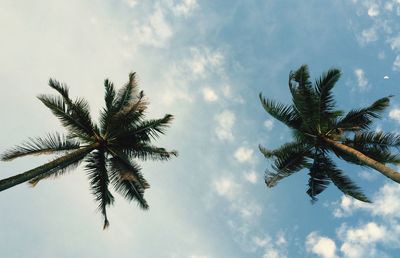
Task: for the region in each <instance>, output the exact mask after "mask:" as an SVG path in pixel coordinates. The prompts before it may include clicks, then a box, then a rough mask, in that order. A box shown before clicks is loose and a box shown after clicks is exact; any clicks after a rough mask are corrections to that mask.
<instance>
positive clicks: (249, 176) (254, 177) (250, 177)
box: [244, 170, 258, 184]
mask: <svg viewBox="0 0 400 258" xmlns="http://www.w3.org/2000/svg"><path fill="white" fill-rule="evenodd" d="M244 178H245V179H246V180H247V181H249V182H250V183H252V184H255V183H257V179H258V178H257V173H256V172H255V171H254V170H252V171H249V172H247V173H245V174H244Z"/></svg>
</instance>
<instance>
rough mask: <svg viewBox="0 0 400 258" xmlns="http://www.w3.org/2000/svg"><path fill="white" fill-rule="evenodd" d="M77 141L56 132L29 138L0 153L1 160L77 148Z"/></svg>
mask: <svg viewBox="0 0 400 258" xmlns="http://www.w3.org/2000/svg"><path fill="white" fill-rule="evenodd" d="M79 147H80V144H79V142H78V141H75V140H72V139H68V138H66V137H65V136H63V135H60V134H58V133H54V134H50V133H49V134H47V136H46V137H38V138H29V140H28V141H26V142H24V143H22V144H21V145H17V146H15V147H13V148H11V149H9V150H6V151H5V152H4V153H2V154H1V160H3V161H10V160H13V159H15V158H19V157H24V156H27V155H41V154H53V153H57V152H63V151H68V150H74V149H78V148H79Z"/></svg>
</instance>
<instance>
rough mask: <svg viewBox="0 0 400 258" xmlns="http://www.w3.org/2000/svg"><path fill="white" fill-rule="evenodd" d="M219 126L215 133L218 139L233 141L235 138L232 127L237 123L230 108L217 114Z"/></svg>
mask: <svg viewBox="0 0 400 258" xmlns="http://www.w3.org/2000/svg"><path fill="white" fill-rule="evenodd" d="M215 120H216V121H217V127H216V128H215V133H216V134H217V137H218V139H220V140H228V141H232V140H233V139H234V137H233V133H232V127H233V125H234V123H235V120H236V117H235V114H234V113H233V112H232V111H230V110H224V111H222V112H221V113H219V114H217V115H216V116H215Z"/></svg>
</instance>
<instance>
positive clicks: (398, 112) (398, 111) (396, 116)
mask: <svg viewBox="0 0 400 258" xmlns="http://www.w3.org/2000/svg"><path fill="white" fill-rule="evenodd" d="M389 117H390V118H391V119H393V120H395V121H397V122H399V123H400V108H394V109H392V110H390V112H389Z"/></svg>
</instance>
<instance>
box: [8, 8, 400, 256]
mask: <svg viewBox="0 0 400 258" xmlns="http://www.w3.org/2000/svg"><path fill="white" fill-rule="evenodd" d="M0 31H1V34H2V37H1V40H0V46H1V47H0V64H1V69H0V81H1V85H0V103H1V108H0V117H1V120H2V122H1V125H2V126H1V132H2V133H1V136H0V137H1V138H0V142H1V144H0V151H4V150H6V149H7V148H9V147H11V146H13V145H14V144H18V143H20V142H22V141H23V140H25V139H27V138H28V137H32V136H43V135H45V133H47V132H55V131H62V128H61V127H60V125H59V123H58V121H57V120H56V119H55V118H54V117H53V116H52V114H51V113H50V112H49V111H48V110H47V109H46V108H45V107H44V106H43V105H42V104H41V103H40V102H39V101H38V100H37V99H36V98H35V96H37V95H38V94H41V93H51V90H50V89H49V87H48V86H47V81H48V79H49V78H50V77H51V78H56V79H58V80H60V81H62V82H66V83H67V84H68V85H69V86H70V91H71V94H72V95H73V96H84V97H85V98H87V99H88V101H89V102H90V104H91V110H92V112H93V114H94V117H97V116H98V111H99V109H100V108H101V106H102V105H103V80H104V79H105V78H110V79H111V80H112V81H114V83H115V85H123V83H125V82H126V81H127V79H128V74H129V72H131V71H135V72H137V74H138V78H139V83H140V87H141V89H143V90H144V92H145V93H146V95H147V96H148V98H149V100H150V102H151V105H150V109H149V112H148V116H149V117H151V118H155V117H161V116H163V115H164V114H165V113H171V114H173V115H174V116H175V120H174V123H173V124H172V126H171V128H170V129H169V130H168V132H167V134H166V135H165V136H164V137H162V139H160V140H159V141H158V142H157V143H158V145H161V146H165V147H167V148H169V149H177V150H178V151H179V153H180V155H179V157H178V158H175V159H173V160H172V161H170V162H159V163H154V162H153V163H151V162H149V163H145V164H142V165H143V167H144V174H145V176H146V177H147V178H148V180H149V182H150V184H151V188H150V189H149V190H148V191H147V192H146V198H147V200H148V202H149V204H150V210H148V211H142V210H140V209H139V208H138V207H137V205H136V204H135V203H128V202H126V201H125V200H124V199H123V198H118V197H117V199H116V203H115V205H114V207H112V208H110V209H109V212H108V213H109V219H110V222H111V226H110V227H109V228H108V229H107V230H106V231H103V230H102V220H101V216H100V214H99V213H97V212H96V204H95V203H94V201H93V197H92V196H91V195H90V190H89V188H88V180H87V175H86V174H85V171H84V170H83V168H82V167H79V168H78V169H76V170H75V171H73V172H71V173H69V174H68V175H66V176H64V177H62V178H59V179H57V180H48V181H45V182H41V183H39V185H38V186H37V187H36V188H34V189H32V188H30V187H29V186H27V185H20V186H17V187H15V188H12V189H9V190H7V191H4V192H2V193H1V194H0V206H1V212H0V228H1V230H0V250H1V256H2V257H3V256H4V257H8V258H14V257H33V258H36V257H41V258H52V257H60V258H64V257H65V258H67V257H106V258H107V257H121V258H124V257H137V258H154V257H160V258H225V257H226V258H243V257H246V258H247V257H249V258H253V257H254V258H285V257H288V258H289V257H323V258H338V257H349V258H350V257H351V258H356V257H380V258H384V257H398V255H396V254H398V253H400V215H399V214H400V205H399V202H398V200H399V198H400V187H399V186H398V185H396V184H393V183H391V182H389V181H388V180H386V179H384V178H383V177H382V176H380V174H378V173H377V172H375V171H372V170H370V169H367V168H360V167H355V166H350V165H347V164H344V163H340V165H341V167H342V168H343V170H345V171H346V172H347V173H348V174H349V176H350V177H351V178H352V179H354V180H355V181H356V182H357V183H358V184H359V185H360V186H362V187H363V189H364V190H365V193H366V194H367V195H368V196H369V197H371V199H372V200H373V201H374V204H372V205H365V204H361V203H359V202H356V201H354V200H352V199H349V198H347V197H345V196H343V195H342V194H341V193H340V192H339V191H338V190H337V189H336V188H335V187H334V186H330V187H329V189H328V190H327V191H326V192H324V193H323V194H321V195H320V198H319V201H318V202H317V203H315V204H311V203H310V200H309V197H308V196H307V195H306V193H305V190H306V184H307V173H306V172H305V171H302V172H301V173H297V174H296V175H294V176H292V177H291V178H287V179H286V180H284V181H282V182H281V183H280V184H278V185H277V186H276V187H275V188H273V189H267V188H266V186H265V184H264V180H263V177H264V172H265V170H266V169H267V168H269V165H270V164H269V163H268V162H267V161H266V160H264V159H263V157H262V155H261V154H260V153H259V151H258V148H257V146H258V144H260V143H261V144H263V145H265V146H267V147H270V148H274V147H277V146H279V145H280V144H282V143H284V142H286V141H288V140H289V137H290V134H289V131H288V130H287V129H286V128H285V127H283V126H282V125H281V124H279V123H278V122H276V121H274V120H273V119H272V118H271V117H270V116H268V115H267V114H266V113H265V112H264V111H263V110H262V108H261V105H260V103H259V101H258V94H259V93H260V92H263V94H264V95H266V96H267V97H270V98H274V99H277V100H279V101H282V102H289V101H290V98H289V92H288V88H287V76H288V73H289V71H290V70H294V69H296V68H298V67H299V66H300V65H301V64H308V65H309V67H310V71H311V75H312V77H313V78H316V77H318V76H319V75H320V74H321V73H322V72H323V71H326V70H327V69H329V68H331V67H338V68H340V69H341V70H342V72H343V76H342V78H341V80H340V81H339V83H338V85H337V87H336V88H335V94H336V95H335V96H336V97H337V100H338V105H339V106H340V107H341V108H343V109H345V110H347V109H349V108H352V107H361V106H364V105H368V104H369V103H371V102H373V101H374V100H375V99H377V98H379V97H383V96H387V95H390V94H394V95H397V96H396V97H394V98H393V99H392V100H393V101H392V105H391V108H390V109H389V110H388V112H387V113H386V114H385V116H384V118H383V119H382V120H380V121H379V122H378V123H376V124H375V125H374V128H373V129H374V130H385V131H392V132H399V131H400V91H399V86H398V84H397V82H398V81H399V79H400V73H399V72H400V1H398V0H390V1H380V0H352V1H350V0H341V1H340V0H332V1H318V0H311V1H307V4H304V2H303V1H295V0H284V1H278V0H247V1H240V0H229V1H211V0H154V1H143V0H142V1H141V0H110V1H94V0H86V1H82V0H70V1H61V0H38V1H26V0H25V1H23V0H0ZM47 160H48V158H46V157H44V158H43V157H33V158H22V159H20V160H16V161H13V162H7V163H4V162H3V163H0V171H1V177H2V178H3V177H8V176H11V175H14V174H17V173H20V172H23V171H25V170H27V169H29V168H32V167H35V166H37V165H40V164H42V163H43V162H46V161H47Z"/></svg>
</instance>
